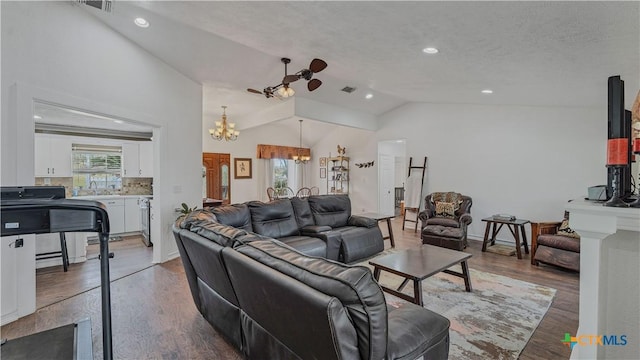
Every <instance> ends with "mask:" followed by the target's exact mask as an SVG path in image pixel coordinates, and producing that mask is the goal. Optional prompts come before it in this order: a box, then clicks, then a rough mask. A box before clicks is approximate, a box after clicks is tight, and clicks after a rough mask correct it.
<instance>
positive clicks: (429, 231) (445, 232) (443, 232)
mask: <svg viewBox="0 0 640 360" xmlns="http://www.w3.org/2000/svg"><path fill="white" fill-rule="evenodd" d="M422 235H425V236H437V237H448V238H454V239H462V238H463V237H464V231H463V230H462V229H460V228H454V227H449V226H441V225H427V226H425V227H424V228H422Z"/></svg>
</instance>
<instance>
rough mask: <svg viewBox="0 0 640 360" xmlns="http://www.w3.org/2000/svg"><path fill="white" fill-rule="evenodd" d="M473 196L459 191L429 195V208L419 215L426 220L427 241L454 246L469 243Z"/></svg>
mask: <svg viewBox="0 0 640 360" xmlns="http://www.w3.org/2000/svg"><path fill="white" fill-rule="evenodd" d="M472 204H473V201H472V199H471V197H469V196H466V195H462V194H460V193H457V192H435V193H432V194H429V195H427V197H426V198H425V209H424V210H423V211H422V212H421V213H420V215H419V216H418V217H419V219H420V221H421V222H422V227H421V228H422V230H421V232H420V236H421V238H422V243H423V244H429V245H435V246H440V247H445V248H449V249H454V250H460V251H462V250H464V248H466V247H467V227H468V226H469V224H471V222H472V221H473V219H472V217H471V205H472Z"/></svg>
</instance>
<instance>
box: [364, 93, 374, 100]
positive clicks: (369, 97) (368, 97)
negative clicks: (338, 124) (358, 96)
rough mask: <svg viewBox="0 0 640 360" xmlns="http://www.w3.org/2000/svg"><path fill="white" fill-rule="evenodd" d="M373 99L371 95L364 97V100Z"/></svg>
mask: <svg viewBox="0 0 640 360" xmlns="http://www.w3.org/2000/svg"><path fill="white" fill-rule="evenodd" d="M372 97H373V94H367V95H365V96H364V98H365V99H367V100H369V99H371V98H372Z"/></svg>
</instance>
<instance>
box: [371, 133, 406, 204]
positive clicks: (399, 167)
mask: <svg viewBox="0 0 640 360" xmlns="http://www.w3.org/2000/svg"><path fill="white" fill-rule="evenodd" d="M406 153H407V142H406V140H405V139H397V140H384V141H379V142H378V164H380V166H378V179H379V180H378V212H379V213H381V214H394V215H395V216H399V215H401V211H402V200H403V194H404V186H405V180H406V176H405V175H406V171H405V169H406V163H407V161H406V158H407V155H406Z"/></svg>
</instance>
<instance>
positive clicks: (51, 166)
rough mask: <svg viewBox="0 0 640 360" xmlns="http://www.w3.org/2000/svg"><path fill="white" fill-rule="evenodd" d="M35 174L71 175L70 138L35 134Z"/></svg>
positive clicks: (41, 175)
mask: <svg viewBox="0 0 640 360" xmlns="http://www.w3.org/2000/svg"><path fill="white" fill-rule="evenodd" d="M34 150H35V152H34V153H35V175H36V176H38V177H71V176H73V174H72V172H73V171H72V165H71V140H69V139H68V138H67V137H64V136H55V135H44V134H35V148H34Z"/></svg>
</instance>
